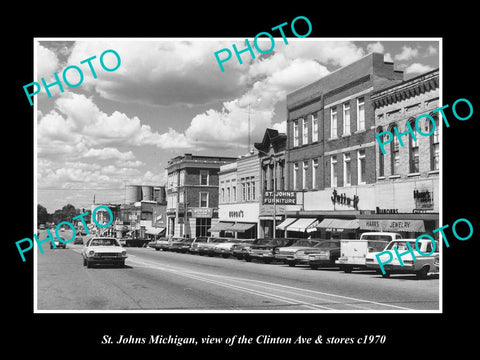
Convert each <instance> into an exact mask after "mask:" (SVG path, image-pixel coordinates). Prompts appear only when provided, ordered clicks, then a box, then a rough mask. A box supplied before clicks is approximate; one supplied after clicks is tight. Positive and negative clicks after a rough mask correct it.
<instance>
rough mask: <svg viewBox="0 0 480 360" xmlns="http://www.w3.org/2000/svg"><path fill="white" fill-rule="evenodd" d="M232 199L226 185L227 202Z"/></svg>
mask: <svg viewBox="0 0 480 360" xmlns="http://www.w3.org/2000/svg"><path fill="white" fill-rule="evenodd" d="M230 201H232V199H231V197H230V188H229V187H228V188H227V202H230Z"/></svg>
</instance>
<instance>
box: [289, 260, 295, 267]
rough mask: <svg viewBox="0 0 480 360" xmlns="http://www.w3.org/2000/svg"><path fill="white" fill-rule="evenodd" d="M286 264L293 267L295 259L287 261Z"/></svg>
mask: <svg viewBox="0 0 480 360" xmlns="http://www.w3.org/2000/svg"><path fill="white" fill-rule="evenodd" d="M287 264H288V266H290V267H295V265H296V264H295V261H287Z"/></svg>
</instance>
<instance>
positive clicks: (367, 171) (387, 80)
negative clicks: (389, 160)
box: [286, 53, 403, 237]
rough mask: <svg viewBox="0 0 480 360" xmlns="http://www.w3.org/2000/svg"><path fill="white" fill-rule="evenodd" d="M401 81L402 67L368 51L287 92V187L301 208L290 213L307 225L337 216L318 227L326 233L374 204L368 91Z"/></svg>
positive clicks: (347, 226)
mask: <svg viewBox="0 0 480 360" xmlns="http://www.w3.org/2000/svg"><path fill="white" fill-rule="evenodd" d="M402 80H403V72H401V71H397V70H395V69H394V64H393V63H391V62H385V61H384V58H383V54H378V53H371V54H369V55H367V56H365V57H363V58H362V59H360V60H358V61H356V62H354V63H352V64H350V65H347V66H345V67H343V68H341V69H338V70H336V71H334V72H332V73H331V74H329V75H327V76H325V77H323V78H321V79H319V80H317V81H315V82H313V83H312V84H310V85H307V86H305V87H303V88H301V89H298V90H296V91H294V92H292V93H290V94H288V95H287V111H288V118H287V156H286V160H287V161H286V162H287V172H288V176H287V181H288V188H289V189H290V190H296V191H301V192H302V193H303V210H301V211H296V212H292V213H290V214H288V213H287V215H288V217H297V218H304V217H307V218H311V219H312V223H310V224H309V225H308V227H310V229H311V228H312V226H313V224H314V220H317V221H321V220H323V219H325V218H329V220H330V219H336V218H339V219H337V220H339V221H337V222H336V224H335V226H330V225H328V224H330V222H328V221H326V222H323V224H324V225H328V226H325V227H322V226H320V225H319V226H318V228H319V229H320V230H321V229H322V228H324V229H325V230H328V231H327V232H329V234H324V233H323V234H321V235H322V236H328V237H330V236H332V233H336V236H338V235H341V234H339V233H340V232H342V233H343V234H347V233H349V234H350V235H352V234H353V231H354V230H356V229H357V228H358V222H355V221H354V222H352V221H351V220H353V219H356V214H358V213H359V212H360V210H363V209H372V208H374V207H375V206H374V202H373V196H372V195H373V184H374V183H375V181H376V177H375V166H376V165H375V164H376V162H375V146H376V145H375V116H374V107H373V104H372V101H371V95H372V93H373V92H375V91H378V90H379V89H383V88H386V87H388V86H392V85H395V84H399V83H401V82H402ZM342 219H343V220H344V221H340V220H342ZM304 223H305V224H307V222H306V221H304ZM320 224H322V223H320ZM342 226H343V227H342ZM337 229H338V230H339V231H337ZM287 230H288V229H287ZM344 230H348V231H344ZM322 231H323V230H322ZM352 236H353V235H352Z"/></svg>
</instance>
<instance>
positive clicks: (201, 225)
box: [195, 218, 212, 236]
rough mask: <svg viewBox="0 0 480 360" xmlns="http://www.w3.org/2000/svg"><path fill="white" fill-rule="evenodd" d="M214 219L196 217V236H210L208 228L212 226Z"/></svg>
mask: <svg viewBox="0 0 480 360" xmlns="http://www.w3.org/2000/svg"><path fill="white" fill-rule="evenodd" d="M211 224H212V219H210V218H196V219H195V236H208V235H209V232H208V229H209V228H211V227H212V226H211Z"/></svg>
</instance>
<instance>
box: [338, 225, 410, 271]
mask: <svg viewBox="0 0 480 360" xmlns="http://www.w3.org/2000/svg"><path fill="white" fill-rule="evenodd" d="M398 239H402V236H401V235H400V234H398V233H393V232H365V233H363V234H361V235H360V239H359V240H357V239H348V240H347V239H342V240H340V257H339V258H338V259H337V260H336V261H335V264H337V265H338V266H339V267H340V269H342V270H343V271H344V272H346V273H350V272H352V270H353V269H354V268H357V269H359V268H360V269H366V268H367V265H366V263H365V258H366V256H367V254H368V253H371V252H375V251H381V250H382V249H383V248H385V246H386V245H387V244H388V243H389V242H390V241H392V240H398Z"/></svg>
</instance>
